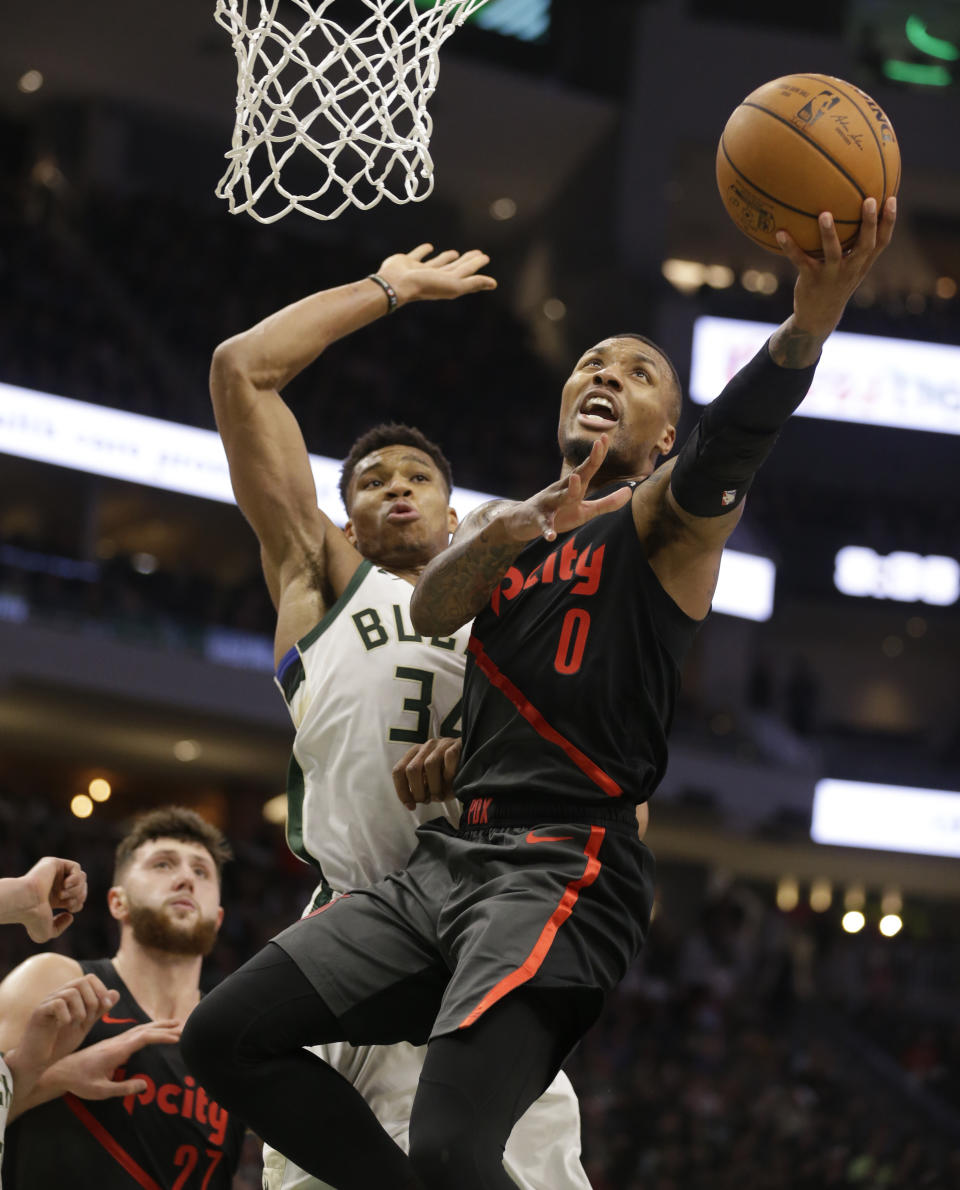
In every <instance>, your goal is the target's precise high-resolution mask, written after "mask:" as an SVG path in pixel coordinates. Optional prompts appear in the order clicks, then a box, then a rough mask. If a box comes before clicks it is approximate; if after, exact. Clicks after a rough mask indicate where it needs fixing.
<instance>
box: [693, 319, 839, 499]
mask: <svg viewBox="0 0 960 1190" xmlns="http://www.w3.org/2000/svg"><path fill="white" fill-rule="evenodd" d="M788 326H789V320H788V322H787V323H784V325H783V327H781V328H780V331H777V332H774V335H773V336H771V338H770V340H769V341H768V343H767V344H765V345H764V346H763V347H762V348H761V349H760V350H759V351H758V352H757V354H756V355H755V356H754V358H753V359H752V360H750V361H749V363H747V364H745V365H744V366H743V367H742V368H741V369H740V371H739V372H737V374H736V375H735V376H733V377H732V378H731V380H730V381H729V383H728V384H727V385H726V387H725V388H724V390H723V392H722V393H721V394H720V396H719V397H717V399H716V400H715V401H713V402H712V403H711V404H710V405H708V406H707V408H706V409H705V410H704V413H703V416H702V417H701V418H700V421H699V422H698V423H697V425H696V426H695V427H694V430H693V432H692V433H691V435H690V437H689V438H688V439H687V440H686V442H685V443H684V444H683V447H682V448H681V450H680V453H679V455H678V456H677V462H676V464H675V466H674V468H673V471H672V472H671V475H670V488H671V491H672V492H673V497H674V499H675V500H676V502H677V504H679V506H680V507H681V508H682V509H683V510H684V511H685V512H688V513H689V514H690V515H691V516H696V517H719V516H724V515H726V514H727V513H730V512H732V511H733V510H734V509H735V508H737V507H738V506H739V504H740V503H741V501H742V500H743V498H744V497H745V496H746V494H747V492H748V491H749V489H750V485H751V484H752V482H753V478H754V476H755V475H756V473H757V471H758V470H759V469H760V467H761V466H762V465H763V463H764V461H765V460H766V458H767V457H768V455H769V454H770V451H771V450H772V449H773V447H774V444H775V443H776V440H777V436H778V435H779V433H780V430H781V429H782V428H783V426H784V424H785V423H786V422H787V420H788V418H789V417H790V415H791V414H792V413H793V412H794V410H795V409H796V408H797V406H798V405H799V404H800V403H801V401H802V400H803V398H804V397H805V396H806V394H807V390H808V389H809V388H810V385H811V383H812V382H813V375H814V370H815V368H814V365H815V364H816V361H817V357H818V356H819V347H817V348H816V350H815V352H814V349H813V346H812V344H811V343H809V342H805V343H801V342H800V341H797V342H796V343H795V344H794V346H790V344H791V342H792V340H791V337H790V332H789V331H788V330H787V328H788ZM778 335H779V336H780V339H779V342H778V343H777V344H775V343H774V340H775V339H776V338H777V336H778ZM811 352H812V353H813V359H812V360H811V362H810V363H807V364H804V363H802V362H801V360H802V359H804V358H807V355H808V354H809V353H811ZM785 356H789V358H790V361H791V362H781V359H780V358H778V357H781V358H784V357H785Z"/></svg>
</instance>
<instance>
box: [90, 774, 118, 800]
mask: <svg viewBox="0 0 960 1190" xmlns="http://www.w3.org/2000/svg"><path fill="white" fill-rule="evenodd" d="M87 793H88V794H89V795H90V797H91V798H92V799H93V800H94V801H95V802H106V801H109V800H110V794H111V793H113V789H112V787H111V785H110V782H109V781H108V780H106V778H105V777H94V778H93V780H92V781H91V782H90V784H89V785H88V786H87Z"/></svg>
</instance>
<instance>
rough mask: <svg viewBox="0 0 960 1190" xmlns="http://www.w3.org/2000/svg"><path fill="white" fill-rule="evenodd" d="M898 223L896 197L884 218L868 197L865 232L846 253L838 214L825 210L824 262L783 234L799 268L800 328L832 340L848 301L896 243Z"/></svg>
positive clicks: (797, 303) (795, 308)
mask: <svg viewBox="0 0 960 1190" xmlns="http://www.w3.org/2000/svg"><path fill="white" fill-rule="evenodd" d="M896 221H897V200H896V198H893V197H890V198H888V199H887V201H886V203H885V204H884V208H883V212H882V216H881V214H880V212H878V210H877V200H876V199H875V198H866V199H864V201H863V208H862V211H861V222H860V234H859V235H858V236H857V239H856V242H855V243H854V245H853V247H852V248H849V249H848V250H847V251H846V252H844V250H843V248H842V247H841V246H840V237H839V235H838V234H837V226H836V223H835V222H834V218H833V215H832V214H830V212H829V211H824V212H823V213H822V214H821V215H820V220H819V222H820V243H821V246H822V249H823V259H822V260H817V259H816V258H815V257H813V256H808V255H807V253H806V252H804V251H802V249H800V248H799V247H798V246H797V243H796V241H795V240H794V239H793V238H792V237H791V236H790V234H789V232H786V231H778V232H777V242H778V243H779V245H780V247H781V248H782V250H783V254H784V256H786V257H787V259H788V260H789V261H790V263H791V264H792V265H793V266H794V267H795V268H796V270H797V283H796V285H795V286H794V291H793V316H794V322H795V325H796V329H797V330H801V331H805V332H808V333H809V334H811V335H813V336H814V337H815V338H818V339H826V337H827V336H828V335H829V334H830V333H831V332H832V331H833V330H834V329H835V328H836V326H837V323H839V321H840V319H841V317H842V316H843V311H844V309H845V307H846V304H847V302H848V301H849V300H850V298H851V297H852V296H853V294H854V292H855V291H856V290H857V288H858V286H859V285H860V283H861V282H862V281H863V279H864V277H866V275H867V273H868V272H869V271H870V269H871V268H872V267H873V264H874V262H875V261H876V259H877V257H878V256H879V255H880V253H881V252H882V251H883V250H884V248H886V246H887V245H888V244H889V243H890V238H891V236H892V235H893V228H894V225H895V224H896Z"/></svg>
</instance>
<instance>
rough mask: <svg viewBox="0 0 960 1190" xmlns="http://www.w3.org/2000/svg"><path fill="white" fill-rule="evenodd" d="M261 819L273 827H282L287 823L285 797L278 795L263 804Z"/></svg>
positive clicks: (284, 795) (283, 794) (282, 794)
mask: <svg viewBox="0 0 960 1190" xmlns="http://www.w3.org/2000/svg"><path fill="white" fill-rule="evenodd" d="M263 817H264V819H265V821H267V822H270V823H272V824H273V825H274V826H283V825H284V823H285V822H286V821H287V795H286V794H285V793H278V794H276V795H275V796H274V797H272V798H269V799H268V800H267V801H265V802H264V803H263Z"/></svg>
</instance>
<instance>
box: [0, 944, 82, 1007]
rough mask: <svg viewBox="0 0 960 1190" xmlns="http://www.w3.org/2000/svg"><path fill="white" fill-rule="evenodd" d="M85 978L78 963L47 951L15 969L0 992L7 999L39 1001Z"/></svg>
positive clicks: (0, 985)
mask: <svg viewBox="0 0 960 1190" xmlns="http://www.w3.org/2000/svg"><path fill="white" fill-rule="evenodd" d="M82 974H83V969H82V967H81V966H80V964H79V963H78V962H77V960H76V959H71V958H69V957H68V956H67V955H64V954H56V953H54V952H53V951H44V952H43V953H42V954H35V955H31V956H30V958H28V959H24V961H23V962H22V963H20V964H19V966H17V967H14V969H13V970H12V971H11V972H10V974H9V975H7V977H6V978H5V979H4V980H3V983H2V984H0V989H2V991H3V996H4V998H6V997H7V996H12V997H14V998H16V999H20V1000H24V1001H30V1000H33V1001H39V1000H42V999H44V998H45V997H46V996H48V995H49V994H50V993H51V992H54V991H56V990H57V988H60V987H63V985H64V984H65V983H68V982H69V981H70V980H71V979H76V978H77V977H78V976H80V975H82Z"/></svg>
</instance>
